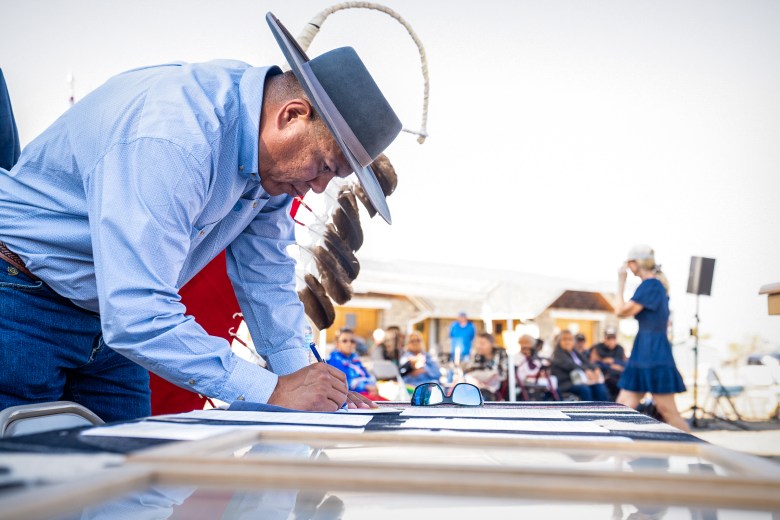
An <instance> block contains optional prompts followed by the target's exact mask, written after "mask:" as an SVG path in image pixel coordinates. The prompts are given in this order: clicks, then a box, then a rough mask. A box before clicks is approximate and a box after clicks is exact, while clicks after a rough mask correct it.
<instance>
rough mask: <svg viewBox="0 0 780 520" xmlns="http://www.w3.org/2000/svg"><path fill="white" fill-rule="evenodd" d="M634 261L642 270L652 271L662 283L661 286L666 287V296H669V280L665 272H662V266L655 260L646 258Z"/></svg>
mask: <svg viewBox="0 0 780 520" xmlns="http://www.w3.org/2000/svg"><path fill="white" fill-rule="evenodd" d="M632 261H633V262H636V264H637V265H638V266H639V268H640V269H644V270H645V271H650V272H651V273H653V274H654V275H655V277H656V278H657V279H658V281H659V282H661V285H663V286H664V289H666V294H667V295H668V294H669V279H668V278H667V277H666V275H665V274H664V273H663V271H661V266H660V265H657V264H656V263H655V259H654V258H645V259H643V260H632Z"/></svg>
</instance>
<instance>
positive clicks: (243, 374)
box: [219, 358, 279, 403]
mask: <svg viewBox="0 0 780 520" xmlns="http://www.w3.org/2000/svg"><path fill="white" fill-rule="evenodd" d="M278 381H279V376H277V375H276V374H274V373H273V372H269V371H268V370H266V369H264V368H262V367H259V366H257V365H255V364H254V363H250V362H249V361H246V360H244V359H241V358H239V359H238V360H237V362H236V365H235V367H233V371H232V372H231V373H230V377H228V380H227V382H226V383H225V386H224V388H223V390H222V395H220V396H219V399H220V400H222V401H225V402H226V403H232V402H233V401H250V402H253V403H267V402H268V399H270V398H271V394H272V393H273V392H274V389H276V383H277V382H278Z"/></svg>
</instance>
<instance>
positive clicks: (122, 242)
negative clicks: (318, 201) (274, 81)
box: [0, 61, 308, 402]
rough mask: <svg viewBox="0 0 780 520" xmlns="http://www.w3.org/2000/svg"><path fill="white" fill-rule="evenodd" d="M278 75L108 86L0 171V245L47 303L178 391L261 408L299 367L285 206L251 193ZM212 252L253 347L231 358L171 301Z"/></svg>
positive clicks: (282, 200) (285, 199)
mask: <svg viewBox="0 0 780 520" xmlns="http://www.w3.org/2000/svg"><path fill="white" fill-rule="evenodd" d="M280 72H281V71H280V70H279V69H278V68H277V67H266V68H252V67H250V66H249V65H247V64H245V63H241V62H237V61H212V62H208V63H202V64H167V65H160V66H156V67H148V68H142V69H136V70H133V71H129V72H125V73H123V74H120V75H118V76H116V77H114V78H112V79H110V80H109V81H108V82H106V83H105V84H104V85H103V86H101V87H99V88H98V89H97V90H95V91H94V92H92V93H91V94H89V95H88V96H86V97H85V98H84V99H83V100H81V101H79V102H78V103H77V104H76V105H75V106H73V107H72V108H71V109H70V110H68V111H67V112H65V114H64V115H62V117H60V118H59V119H58V120H57V121H56V122H55V123H54V124H53V125H52V126H51V127H50V128H48V129H47V130H46V131H45V132H43V134H41V135H40V136H39V137H38V138H37V139H35V140H34V141H33V142H32V143H30V144H29V145H28V146H27V147H26V148H25V149H24V151H23V152H22V155H21V157H20V159H19V162H18V163H17V164H16V166H15V167H14V168H13V169H12V170H11V171H10V172H8V171H6V170H3V169H0V222H2V226H1V227H0V240H2V241H4V242H5V243H6V244H7V245H8V247H9V248H10V249H11V250H12V251H14V252H15V253H17V254H18V255H19V256H21V257H22V259H23V260H24V262H25V264H26V265H27V267H28V268H29V269H30V271H32V272H33V273H34V274H35V275H37V276H39V277H40V278H41V279H43V280H44V281H45V282H46V283H47V284H49V286H51V288H52V289H54V290H55V291H56V292H57V293H59V294H60V295H62V296H64V297H66V298H68V299H70V300H71V301H73V302H74V303H75V304H76V305H78V306H79V307H82V308H84V309H87V310H89V311H93V312H99V313H100V318H101V322H102V329H103V337H104V340H105V341H106V343H107V344H108V345H109V346H110V347H111V348H112V349H114V350H116V351H118V352H119V353H121V354H123V355H124V356H126V357H128V358H130V359H132V360H133V361H135V362H137V363H138V364H140V365H142V366H144V367H145V368H147V369H149V370H151V371H153V372H155V373H157V374H159V375H160V376H162V377H164V378H166V379H168V380H169V381H172V382H174V383H176V384H178V385H180V386H183V387H185V388H190V389H192V390H194V391H197V392H199V393H201V394H204V395H207V396H212V397H216V398H218V399H221V400H224V401H227V402H231V401H234V400H236V399H246V400H248V401H257V402H267V400H268V398H269V397H270V395H271V393H272V392H273V389H274V388H275V386H276V382H277V379H278V376H277V375H275V374H279V375H284V374H289V373H291V372H294V371H296V370H298V369H300V368H302V367H303V366H305V365H307V364H308V350H307V348H306V347H305V346H304V345H303V336H302V332H303V327H304V325H305V322H304V313H303V306H302V305H301V303H300V301H299V300H298V297H297V294H296V292H295V260H294V259H292V258H291V257H290V256H289V255H288V254H287V251H286V248H287V246H289V245H291V244H293V243H294V240H295V237H294V230H293V225H294V224H293V221H292V219H291V218H290V216H289V205H290V203H291V198H290V197H289V196H287V195H282V196H277V197H271V196H270V195H269V194H267V193H265V191H264V190H263V188H262V187H261V185H260V179H259V177H258V136H259V123H260V109H261V101H262V96H263V87H264V81H265V78H266V76H267V75H269V74H270V75H273V74H278V73H280ZM226 247H227V263H228V273H229V275H230V277H231V280H232V281H233V286H234V288H235V290H236V295H237V297H238V301H239V303H240V305H241V310H242V311H243V313H244V318H245V320H246V321H247V325H248V326H249V331H250V333H251V334H252V339H253V341H254V344H255V347H256V348H257V350H258V352H259V353H260V354H262V355H263V356H264V357H265V358H266V360H267V361H268V364H269V368H270V369H271V370H272V371H273V372H274V373H275V374H274V373H271V372H269V371H267V370H264V369H262V368H260V367H258V366H257V365H254V364H252V363H249V362H247V361H244V360H243V359H241V358H239V357H237V356H235V355H233V354H232V353H231V351H230V348H229V344H228V342H227V341H225V340H224V339H221V338H216V337H213V336H209V335H208V334H206V332H205V331H204V330H203V329H202V328H201V327H200V326H199V325H198V324H197V323H196V322H195V321H194V320H193V319H192V317H190V316H186V315H185V314H184V312H185V309H184V306H183V305H182V304H181V302H180V298H179V294H178V290H179V288H180V287H181V286H182V285H184V284H185V283H186V282H187V281H188V280H190V279H191V278H192V277H193V276H194V275H195V274H196V273H198V271H200V270H201V269H202V268H203V267H204V266H205V265H206V264H207V263H208V262H209V261H210V260H211V259H212V258H214V257H215V256H216V255H217V254H218V253H219V252H220V251H222V250H223V249H225V248H226Z"/></svg>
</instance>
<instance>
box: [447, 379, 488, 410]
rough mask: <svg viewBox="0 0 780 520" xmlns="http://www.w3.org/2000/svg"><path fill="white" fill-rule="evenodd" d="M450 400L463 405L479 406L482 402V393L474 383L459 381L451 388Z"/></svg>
mask: <svg viewBox="0 0 780 520" xmlns="http://www.w3.org/2000/svg"><path fill="white" fill-rule="evenodd" d="M452 402H453V403H455V404H461V405H465V406H479V405H481V404H482V394H481V393H480V391H479V388H477V387H476V386H474V385H470V384H468V383H459V384H457V385H455V388H454V389H453V390H452Z"/></svg>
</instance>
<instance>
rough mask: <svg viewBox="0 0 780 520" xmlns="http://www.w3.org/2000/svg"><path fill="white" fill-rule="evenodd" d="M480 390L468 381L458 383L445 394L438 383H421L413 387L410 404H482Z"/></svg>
mask: <svg viewBox="0 0 780 520" xmlns="http://www.w3.org/2000/svg"><path fill="white" fill-rule="evenodd" d="M483 403H484V400H483V399H482V392H480V391H479V388H477V387H476V386H474V385H472V384H469V383H458V384H457V385H455V387H454V388H453V389H452V392H450V395H447V394H446V393H445V392H444V390H443V389H442V387H441V386H439V384H438V383H423V384H421V385H418V386H417V388H415V389H414V393H413V394H412V406H434V405H437V404H456V405H460V406H482V404H483Z"/></svg>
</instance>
